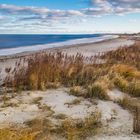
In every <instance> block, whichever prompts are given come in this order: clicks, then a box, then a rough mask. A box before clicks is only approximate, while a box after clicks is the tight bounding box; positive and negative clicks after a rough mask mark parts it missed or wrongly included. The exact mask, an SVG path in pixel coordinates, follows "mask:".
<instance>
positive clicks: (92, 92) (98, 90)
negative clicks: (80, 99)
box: [86, 84, 109, 100]
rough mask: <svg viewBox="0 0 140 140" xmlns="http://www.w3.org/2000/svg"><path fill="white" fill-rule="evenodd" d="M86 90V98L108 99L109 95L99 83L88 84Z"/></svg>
mask: <svg viewBox="0 0 140 140" xmlns="http://www.w3.org/2000/svg"><path fill="white" fill-rule="evenodd" d="M87 90H88V92H87V94H86V97H88V98H92V97H97V98H99V99H101V100H108V99H109V96H108V95H107V93H106V91H105V89H104V88H103V87H102V86H101V85H99V84H93V85H90V86H88V88H87Z"/></svg>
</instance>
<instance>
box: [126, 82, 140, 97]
mask: <svg viewBox="0 0 140 140" xmlns="http://www.w3.org/2000/svg"><path fill="white" fill-rule="evenodd" d="M128 93H129V94H130V95H132V96H135V97H140V82H132V83H130V85H129V87H128Z"/></svg>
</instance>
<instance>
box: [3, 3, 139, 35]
mask: <svg viewBox="0 0 140 140" xmlns="http://www.w3.org/2000/svg"><path fill="white" fill-rule="evenodd" d="M139 25H140V2H139V0H0V34H2V33H8V34H9V33H21V34H22V33H26V34H27V33H29V34H32V33H33V34H34V33H35V34H36V33H37V34H48V33H49V34H50V33H59V34H61V33H99V32H119V33H120V32H123V33H124V32H140V26H139Z"/></svg>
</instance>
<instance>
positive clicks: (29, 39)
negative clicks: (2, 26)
mask: <svg viewBox="0 0 140 140" xmlns="http://www.w3.org/2000/svg"><path fill="white" fill-rule="evenodd" d="M100 36H102V35H101V34H90V35H2V34H0V49H8V48H16V47H22V46H31V45H42V44H51V43H57V42H64V41H69V40H75V39H83V38H93V37H100Z"/></svg>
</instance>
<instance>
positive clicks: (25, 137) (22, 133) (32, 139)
mask: <svg viewBox="0 0 140 140" xmlns="http://www.w3.org/2000/svg"><path fill="white" fill-rule="evenodd" d="M38 133H39V132H38V131H35V132H34V131H32V130H31V129H21V130H19V129H10V128H4V129H0V140H36V136H37V135H38Z"/></svg>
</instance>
